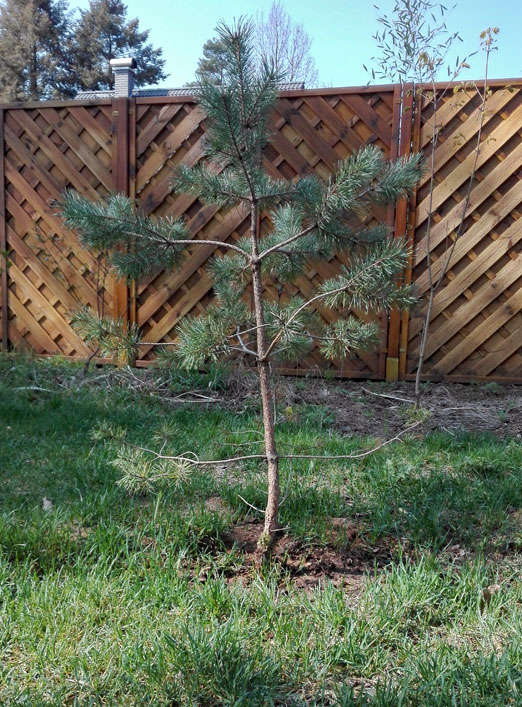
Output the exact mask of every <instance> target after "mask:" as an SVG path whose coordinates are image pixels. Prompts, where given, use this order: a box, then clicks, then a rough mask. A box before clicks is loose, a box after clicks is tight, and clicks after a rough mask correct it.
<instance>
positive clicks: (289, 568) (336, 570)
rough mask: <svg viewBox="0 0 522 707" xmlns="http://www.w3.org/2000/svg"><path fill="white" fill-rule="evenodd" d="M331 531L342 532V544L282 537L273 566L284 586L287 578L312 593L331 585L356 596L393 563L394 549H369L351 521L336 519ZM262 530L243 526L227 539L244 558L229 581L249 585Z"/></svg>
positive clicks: (253, 524)
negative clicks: (373, 574) (366, 581)
mask: <svg viewBox="0 0 522 707" xmlns="http://www.w3.org/2000/svg"><path fill="white" fill-rule="evenodd" d="M332 528H333V530H334V532H340V533H341V535H340V538H342V544H340V545H338V544H337V543H335V544H334V543H332V544H325V545H315V544H310V543H305V542H303V541H302V540H299V539H296V538H292V537H290V536H288V535H286V534H284V533H282V534H281V536H280V537H279V538H278V540H277V541H276V543H275V545H274V548H273V550H272V553H271V557H270V563H271V564H272V565H273V566H274V567H277V568H278V570H280V572H281V577H282V582H283V583H284V580H285V579H286V580H290V581H291V582H292V586H293V587H294V588H296V589H303V590H305V591H310V590H312V589H314V588H315V587H318V586H320V585H323V586H324V584H325V583H327V582H328V583H329V584H333V585H334V586H336V587H344V588H345V589H346V590H347V591H349V592H350V593H353V594H355V595H357V594H358V593H359V591H360V589H361V587H362V584H363V581H364V578H365V577H366V576H367V575H368V573H371V572H372V571H374V570H375V569H378V568H381V567H384V566H386V565H388V564H389V563H390V561H391V558H392V554H391V548H389V547H387V546H386V545H385V544H384V543H383V544H374V545H373V546H372V547H369V546H368V545H367V544H366V543H365V541H364V540H363V538H362V537H361V535H360V534H359V530H358V529H357V527H356V526H355V525H353V524H352V523H351V522H350V521H349V520H347V519H345V518H334V519H333V523H332ZM262 530H263V524H262V523H261V522H259V521H253V522H250V523H240V524H237V525H234V526H233V527H232V528H231V529H230V531H229V532H228V533H227V534H226V535H225V536H224V538H223V539H224V542H225V546H226V547H227V548H228V549H229V550H233V549H235V550H238V551H239V552H240V553H241V555H242V567H241V568H239V569H238V570H237V571H230V572H228V578H229V579H230V580H234V581H237V580H241V581H243V582H248V578H249V576H250V575H251V574H252V569H253V568H254V567H255V563H256V546H257V540H258V538H259V536H260V534H261V532H262Z"/></svg>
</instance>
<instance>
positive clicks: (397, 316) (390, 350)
mask: <svg viewBox="0 0 522 707" xmlns="http://www.w3.org/2000/svg"><path fill="white" fill-rule="evenodd" d="M413 93H414V87H413V84H412V83H405V84H403V85H402V86H398V87H397V88H396V90H395V92H394V98H395V97H396V100H397V102H398V103H399V114H400V118H399V126H400V127H399V131H398V155H396V156H398V157H408V156H409V155H410V154H411V135H412V121H413V105H414V102H413ZM394 115H395V111H394ZM393 156H394V155H393V154H392V157H393ZM407 222H408V199H400V200H399V201H398V202H397V205H396V207H395V222H394V234H393V235H394V237H395V238H403V237H405V236H406V230H407ZM410 269H411V265H410ZM410 274H411V273H410ZM404 278H405V279H407V273H406V272H405V273H404ZM400 341H401V313H400V311H399V310H398V309H392V311H391V312H390V318H389V324H388V347H387V357H386V380H387V381H396V380H398V379H399V357H400Z"/></svg>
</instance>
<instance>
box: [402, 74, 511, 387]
mask: <svg viewBox="0 0 522 707" xmlns="http://www.w3.org/2000/svg"><path fill="white" fill-rule="evenodd" d="M447 88H448V87H447V86H445V85H440V86H439V87H438V94H437V98H438V108H439V109H438V110H437V115H436V122H437V125H438V126H440V133H439V140H438V144H437V146H436V150H435V159H434V164H435V189H434V192H433V200H432V228H431V234H430V248H429V253H428V252H427V250H428V249H427V233H426V227H427V221H428V213H429V182H428V178H427V177H425V178H424V179H423V180H422V181H421V184H420V187H419V198H418V200H417V204H418V206H417V208H416V221H415V243H416V248H417V249H416V256H415V261H414V264H413V270H412V276H413V280H414V282H415V283H416V284H417V288H418V291H419V293H420V294H421V296H422V297H423V298H425V300H424V302H426V301H427V300H426V298H427V296H428V293H429V282H428V273H427V257H429V258H430V261H431V268H432V272H433V278H434V279H435V281H436V280H437V278H439V277H440V273H441V272H442V271H443V269H444V267H445V265H446V263H447V260H448V257H449V256H451V257H450V259H449V263H448V264H447V272H446V274H445V276H444V278H443V279H442V281H441V284H440V287H439V289H438V290H437V291H436V293H435V297H434V304H433V312H432V318H431V324H430V330H429V337H428V342H427V347H426V359H425V364H424V369H423V378H426V379H430V378H435V379H440V378H444V379H446V380H486V379H489V380H499V381H506V382H507V381H514V380H515V381H517V380H518V381H519V382H522V334H521V332H522V297H521V296H520V292H521V291H522V269H521V263H522V261H521V259H520V253H521V251H522V228H521V226H520V223H521V222H520V215H521V212H522V182H521V175H520V169H521V167H522V88H521V86H520V83H519V84H518V87H515V88H514V87H513V86H511V87H510V88H506V85H505V84H504V83H503V82H493V83H492V84H491V90H492V93H491V95H490V96H489V98H488V100H487V102H486V113H485V115H484V121H483V128H482V138H481V144H480V150H479V153H478V157H477V171H476V175H475V179H474V180H473V183H472V184H471V188H470V186H469V178H470V173H471V170H472V167H473V164H474V162H475V147H476V140H477V134H478V128H479V124H480V123H479V118H480V97H479V95H478V94H477V92H476V91H470V92H469V93H466V92H464V93H462V92H457V93H453V91H452V90H449V91H448V90H447ZM450 88H451V87H450ZM459 97H460V99H461V100H460V101H459ZM417 110H418V115H419V118H420V126H419V127H418V129H417V135H419V134H420V140H421V142H424V152H425V155H426V157H427V159H429V158H430V156H431V146H430V144H428V138H429V135H430V132H431V125H432V121H433V108H432V105H431V104H430V102H428V101H426V100H424V101H423V104H422V106H419V107H418V109H417ZM469 188H470V198H469V204H468V208H467V211H466V214H463V208H464V205H465V203H466V195H467V191H468V189H469ZM463 216H464V222H463V225H462V228H461V234H460V236H459V237H458V239H457V241H456V242H455V243H454V240H455V238H456V233H457V231H458V229H459V226H460V224H461V221H462V219H463ZM453 243H454V244H453ZM452 244H453V247H452ZM425 313H426V304H425V303H424V304H422V305H421V306H420V307H419V308H418V310H417V312H414V313H413V314H412V316H411V318H410V321H409V326H408V332H407V339H408V340H407V356H406V358H407V361H406V378H411V377H413V376H414V375H415V371H416V365H417V360H418V348H419V343H420V335H421V329H422V322H423V317H424V315H425Z"/></svg>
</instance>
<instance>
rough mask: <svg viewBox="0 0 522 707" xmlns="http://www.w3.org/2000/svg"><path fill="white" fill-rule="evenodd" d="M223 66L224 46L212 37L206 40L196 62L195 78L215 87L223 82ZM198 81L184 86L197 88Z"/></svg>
mask: <svg viewBox="0 0 522 707" xmlns="http://www.w3.org/2000/svg"><path fill="white" fill-rule="evenodd" d="M224 66H225V45H224V44H223V42H222V41H221V40H220V39H218V38H216V37H214V38H213V39H207V41H206V42H205V44H204V45H203V56H202V57H201V58H200V59H199V61H198V68H197V69H196V78H197V79H198V81H203V80H205V81H210V82H211V83H214V84H216V85H219V84H221V82H222V81H223V71H224ZM198 81H190V82H189V83H187V84H185V85H186V86H197V84H198Z"/></svg>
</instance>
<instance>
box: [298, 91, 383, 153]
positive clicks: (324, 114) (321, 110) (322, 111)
mask: <svg viewBox="0 0 522 707" xmlns="http://www.w3.org/2000/svg"><path fill="white" fill-rule="evenodd" d="M305 103H306V104H307V105H309V106H310V108H311V109H312V110H313V111H314V113H315V114H316V115H317V116H318V117H319V118H320V119H321V120H322V121H323V122H324V123H325V125H327V126H328V127H329V128H330V130H331V131H332V132H333V133H334V134H335V135H336V136H337V137H338V138H339V139H340V140H341V142H342V143H343V144H344V145H345V146H346V147H347V148H348V149H349V150H350V152H357V151H358V150H360V149H361V148H362V147H364V146H365V144H366V143H365V142H364V140H361V138H360V137H359V135H357V133H356V132H355V130H352V129H351V128H350V127H349V126H348V125H347V124H346V122H345V121H344V120H342V118H340V117H339V116H338V115H337V113H336V112H335V111H334V110H333V108H331V107H330V106H329V105H328V103H327V102H326V101H325V100H324V98H323V97H322V96H310V97H308V98H306V99H305ZM388 147H389V146H388Z"/></svg>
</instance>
